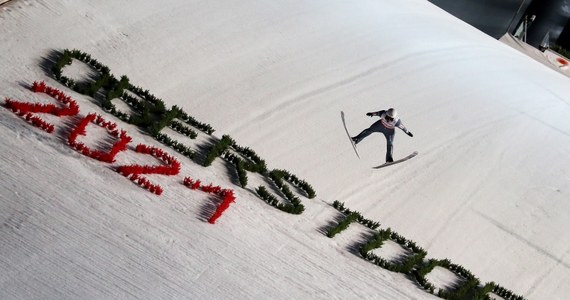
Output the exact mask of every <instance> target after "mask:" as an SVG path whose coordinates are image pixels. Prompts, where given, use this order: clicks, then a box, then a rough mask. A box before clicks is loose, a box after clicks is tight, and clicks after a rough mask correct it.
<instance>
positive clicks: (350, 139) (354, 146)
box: [340, 110, 360, 159]
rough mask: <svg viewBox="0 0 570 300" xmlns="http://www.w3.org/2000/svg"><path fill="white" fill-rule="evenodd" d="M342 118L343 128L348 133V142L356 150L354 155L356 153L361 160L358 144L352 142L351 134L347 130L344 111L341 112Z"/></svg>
mask: <svg viewBox="0 0 570 300" xmlns="http://www.w3.org/2000/svg"><path fill="white" fill-rule="evenodd" d="M340 118H341V119H342V126H344V130H345V131H346V135H348V140H349V141H350V144H351V145H352V149H354V153H356V156H357V157H358V159H360V155H358V150H356V144H354V142H353V141H352V138H351V136H350V133H349V132H348V129H347V128H346V121H345V120H344V111H342V110H341V111H340Z"/></svg>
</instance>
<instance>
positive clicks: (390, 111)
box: [386, 108, 398, 120]
mask: <svg viewBox="0 0 570 300" xmlns="http://www.w3.org/2000/svg"><path fill="white" fill-rule="evenodd" d="M386 115H387V116H388V117H390V118H392V119H394V120H395V119H397V118H398V112H397V111H396V110H395V109H393V108H390V109H388V110H387V111H386Z"/></svg>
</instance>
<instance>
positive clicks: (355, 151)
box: [340, 111, 418, 169]
mask: <svg viewBox="0 0 570 300" xmlns="http://www.w3.org/2000/svg"><path fill="white" fill-rule="evenodd" d="M340 117H341V119H342V126H344V130H345V131H346V135H348V140H349V141H350V144H351V145H352V148H353V149H354V153H356V156H358V158H360V155H358V150H357V149H356V144H354V141H352V138H351V136H350V133H349V132H348V129H347V128H346V121H345V120H344V112H343V111H341V112H340ZM416 155H418V151H414V152H413V153H412V154H410V155H408V156H406V157H404V158H401V159H398V160H395V161H393V162H387V163H384V164H381V165H379V166H376V167H373V169H380V168H384V167H387V166H391V165H395V164H398V163H401V162H405V161H406V160H408V159H411V158H414V157H415V156H416Z"/></svg>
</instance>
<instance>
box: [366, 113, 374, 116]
mask: <svg viewBox="0 0 570 300" xmlns="http://www.w3.org/2000/svg"><path fill="white" fill-rule="evenodd" d="M366 115H367V116H369V117H373V116H374V113H366Z"/></svg>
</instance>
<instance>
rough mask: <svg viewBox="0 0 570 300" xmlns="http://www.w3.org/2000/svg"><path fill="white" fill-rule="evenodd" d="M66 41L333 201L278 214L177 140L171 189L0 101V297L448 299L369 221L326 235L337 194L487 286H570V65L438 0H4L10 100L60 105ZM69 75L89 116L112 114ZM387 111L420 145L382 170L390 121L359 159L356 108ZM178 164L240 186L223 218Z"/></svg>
mask: <svg viewBox="0 0 570 300" xmlns="http://www.w3.org/2000/svg"><path fill="white" fill-rule="evenodd" d="M65 48H69V49H73V48H77V49H80V50H82V51H85V52H87V53H90V54H91V55H92V56H93V57H94V58H96V59H97V60H99V61H100V62H102V63H103V64H105V65H107V66H109V67H110V68H111V70H112V73H113V74H115V75H116V76H117V77H118V76H120V75H123V74H125V75H127V76H128V77H129V78H130V79H131V82H132V83H133V84H135V85H139V86H141V87H144V88H146V89H149V90H150V91H151V92H152V93H153V94H155V95H156V96H158V97H160V98H162V99H163V100H164V101H165V102H166V103H167V104H168V105H178V106H181V107H182V108H183V109H184V110H185V111H186V112H188V113H189V114H191V115H192V116H194V117H196V118H197V119H198V120H200V121H203V122H206V123H209V124H211V125H212V126H213V127H214V128H215V129H216V133H215V136H217V137H221V136H222V135H223V134H229V135H230V136H232V138H234V139H235V140H236V141H237V142H238V144H240V145H242V146H248V147H250V148H252V149H254V150H255V151H256V152H257V153H258V154H259V155H260V156H261V157H262V158H264V159H265V160H266V162H267V164H268V166H269V168H280V169H287V170H289V171H291V172H292V173H294V174H295V175H297V176H298V177H300V178H303V179H305V180H307V181H308V182H309V183H310V184H311V185H312V186H313V187H314V188H315V190H316V191H317V198H316V199H312V200H309V199H306V198H303V203H304V204H305V208H306V211H305V212H304V213H303V214H301V215H299V216H295V215H289V214H286V213H282V212H280V211H278V210H276V209H274V208H272V207H271V206H269V205H267V204H265V203H264V202H263V201H262V200H260V199H259V198H258V197H256V196H255V195H254V193H253V192H252V190H253V188H255V187H256V185H255V184H253V183H252V184H251V185H250V186H248V188H247V189H241V188H239V187H238V186H237V185H235V184H234V183H233V181H232V179H231V175H229V174H228V169H227V167H226V165H225V164H224V163H223V162H222V161H221V160H217V161H216V162H215V163H214V165H213V166H212V167H209V168H204V167H201V166H199V165H198V164H196V163H193V162H191V161H189V160H188V159H185V158H184V157H182V156H180V155H177V154H175V152H174V151H173V150H169V153H171V154H173V155H175V156H177V157H178V158H179V160H180V161H181V163H182V166H183V167H182V172H181V175H179V176H177V177H176V179H169V178H161V177H160V176H155V177H152V179H153V180H156V181H157V182H159V183H160V184H161V185H163V186H164V187H165V193H164V194H163V195H161V196H155V195H153V194H151V193H149V192H148V191H145V190H143V189H141V188H139V187H137V186H136V185H134V184H132V183H131V182H130V181H129V180H127V179H125V178H124V177H122V176H120V175H119V174H117V173H116V172H114V171H113V169H112V165H109V164H104V163H101V162H98V161H95V160H93V159H90V158H87V157H85V156H82V155H80V154H79V153H77V152H75V151H74V150H72V149H71V148H69V146H67V145H66V144H65V135H64V134H63V133H64V132H66V131H65V130H66V128H68V126H69V124H68V123H66V122H63V121H59V120H55V122H56V123H55V124H56V125H57V126H58V128H60V130H57V131H56V133H55V134H53V135H50V134H47V133H45V132H43V131H40V130H39V129H37V128H35V127H32V126H30V125H28V124H27V123H25V122H24V121H23V120H22V119H20V118H19V117H17V116H16V115H14V114H13V113H11V112H10V111H8V110H7V109H5V108H0V139H1V140H2V143H0V166H1V167H0V179H1V181H2V184H1V185H0V224H1V225H0V253H2V255H0V270H2V272H0V298H1V299H37V298H39V299H76V298H79V297H81V298H85V299H102V298H103V299H108V298H147V299H157V298H200V299H216V298H217V299H219V298H227V299H229V298H232V299H267V298H271V299H307V298H319V299H331V298H333V299H358V298H367V299H429V298H432V297H433V296H431V295H429V294H427V293H425V292H424V291H422V290H421V289H420V288H418V287H417V285H415V284H414V283H412V282H411V281H410V280H409V279H407V278H406V277H404V276H402V275H399V274H396V273H392V272H389V271H386V270H384V269H381V268H380V267H377V266H375V265H373V264H371V263H368V262H366V261H364V260H363V259H361V258H360V257H358V255H356V254H355V253H354V252H353V246H354V244H356V243H358V242H359V241H360V239H361V236H362V234H363V233H364V232H366V230H365V229H364V227H359V226H352V227H350V228H349V229H350V230H348V231H347V232H343V233H341V234H340V235H338V237H335V238H333V239H329V238H327V237H326V236H325V235H324V234H323V232H322V228H324V227H326V226H327V225H328V224H329V223H330V222H331V220H334V217H335V216H336V215H337V213H336V211H335V210H334V209H333V208H332V207H330V206H329V204H330V203H332V202H333V201H334V200H339V201H341V202H344V203H345V205H346V206H347V207H349V208H351V209H352V210H356V211H360V212H362V213H363V215H364V216H365V217H366V218H368V219H372V220H376V221H379V222H380V223H381V224H382V227H383V228H387V227H391V228H392V229H393V230H395V231H397V232H398V233H400V234H401V235H403V236H405V237H406V238H408V239H410V240H413V241H415V242H416V243H417V244H418V245H420V246H422V247H424V248H425V249H426V250H427V252H428V258H437V259H442V258H449V259H450V260H451V261H452V262H453V263H455V264H460V265H463V266H464V267H466V268H467V269H469V270H471V271H472V272H473V274H475V275H476V276H477V277H479V278H480V279H481V281H483V282H487V281H495V282H497V283H499V284H501V285H502V286H505V287H507V288H509V289H511V290H513V291H514V292H516V293H519V294H522V295H524V296H525V297H528V298H529V299H565V297H567V296H568V295H570V281H569V280H568V278H570V234H568V228H570V219H569V218H568V214H569V213H570V202H569V201H568V199H570V171H569V166H570V117H569V116H570V107H569V104H570V84H569V83H570V82H569V79H568V78H567V77H565V76H564V75H561V74H559V73H557V72H556V71H554V70H552V69H549V68H547V67H545V66H544V65H542V64H540V63H538V62H536V61H534V60H533V59H531V58H529V57H528V56H526V55H524V54H522V53H520V52H519V51H517V50H515V49H513V48H510V47H509V46H507V45H505V44H503V43H501V42H500V41H497V40H494V39H492V38H490V37H488V36H486V35H484V34H483V33H481V32H479V31H478V30H476V29H474V28H472V27H470V26H469V25H466V24H464V23H463V22H461V21H460V20H457V19H455V18H454V17H452V16H450V15H448V14H447V13H445V12H444V11H442V10H441V9H439V8H437V7H435V6H433V5H432V4H431V3H429V2H428V1H425V0H397V1H392V0H374V1H372V0H370V1H367V0H362V1H338V0H333V1H331V0H312V1H295V0H279V1H260V0H241V1H216V0H207V1H205V0H204V1H199V0H194V1H185V0H172V1H145V2H142V1H136V2H135V1H131V2H128V1H109V0H107V1H82V0H77V1H59V0H52V1H29V0H18V1H11V2H9V3H6V4H4V5H2V6H0V53H2V54H1V55H0V67H1V68H2V72H0V79H1V80H0V97H1V98H2V99H3V98H5V97H11V98H14V99H20V100H28V101H32V100H34V101H35V100H41V101H48V100H46V99H47V98H45V97H42V96H41V95H34V94H32V93H31V92H30V91H29V89H28V88H27V86H28V85H29V84H31V82H33V81H34V80H46V82H48V83H49V84H50V85H52V86H55V87H58V88H62V89H64V88H63V86H62V85H60V84H58V83H57V82H56V81H55V80H53V79H52V78H51V77H50V76H49V75H48V74H47V73H46V72H45V71H44V70H43V69H42V61H43V60H44V59H45V58H46V57H47V56H48V55H49V53H50V52H51V51H53V50H61V49H65ZM64 91H65V92H67V93H68V94H70V95H72V96H73V97H74V98H75V99H77V100H78V102H79V104H80V107H81V114H83V115H86V114H87V113H89V112H99V113H101V110H100V109H99V107H98V105H97V104H96V103H95V101H94V100H93V99H91V98H89V97H85V96H82V95H79V94H76V93H73V92H71V91H70V90H68V89H64ZM389 107H395V108H396V109H398V111H399V112H400V115H401V117H402V121H403V122H404V124H405V125H406V126H407V127H408V129H410V131H412V132H413V133H414V137H413V138H410V137H408V136H406V135H405V134H404V133H403V132H397V134H396V140H395V156H396V157H402V156H405V155H408V154H410V153H411V152H412V151H419V153H420V154H419V155H418V156H417V157H416V158H414V159H412V160H410V161H408V162H406V163H403V164H399V165H397V166H392V167H388V168H384V169H381V170H372V169H371V167H372V166H374V165H378V164H379V163H381V162H383V159H384V153H385V152H384V151H385V141H384V138H383V137H382V136H381V135H374V136H371V137H369V138H368V139H366V140H364V141H363V142H362V143H361V144H359V152H360V155H361V159H360V160H358V159H357V158H356V156H355V155H354V153H353V150H352V149H351V147H350V144H349V142H348V140H347V137H346V134H345V132H344V130H343V128H342V125H341V122H340V116H339V114H340V113H339V112H340V111H341V110H343V111H344V112H345V113H346V117H347V123H348V129H349V130H350V131H351V132H352V133H353V134H356V133H358V132H359V131H360V130H362V129H364V128H365V127H367V126H369V125H370V124H371V123H372V122H373V121H375V119H371V118H369V117H366V116H365V113H366V112H369V111H376V110H380V109H385V108H389ZM104 116H105V117H106V118H108V119H109V120H113V121H117V120H116V119H115V118H113V117H112V116H110V115H108V114H104ZM119 126H120V127H121V128H124V129H126V130H127V131H128V132H129V134H130V135H131V136H133V139H134V142H136V143H138V142H145V143H148V144H153V145H157V146H158V145H159V144H158V143H157V142H155V141H154V140H152V139H151V138H150V137H148V136H144V135H141V134H140V133H139V131H138V130H137V129H136V128H134V127H132V126H129V125H127V124H125V123H122V122H121V123H119ZM200 141H201V140H200V139H198V142H192V141H190V140H187V141H184V142H185V143H187V144H189V145H194V146H195V145H198V144H200ZM192 143H194V144H192ZM161 147H163V148H164V149H165V150H166V149H167V148H166V147H165V146H161ZM136 159H144V158H140V157H134V156H133V155H125V156H123V157H118V162H117V164H120V163H126V162H131V161H132V160H136ZM117 164H114V165H117ZM114 165H113V166H114ZM182 176H192V177H196V178H200V179H202V180H203V181H205V182H213V183H214V184H217V185H221V186H222V187H226V188H232V189H234V190H235V192H236V196H237V201H236V203H234V204H232V206H231V207H230V208H229V210H228V211H227V212H226V213H225V214H224V215H223V216H222V218H221V219H220V220H219V221H218V223H217V224H215V225H211V224H208V223H207V222H205V220H204V216H203V211H204V209H205V207H207V206H208V205H211V203H212V201H213V199H212V198H211V197H209V196H207V195H205V194H203V193H199V192H194V191H191V190H189V189H187V188H185V187H184V186H182V185H181V184H180V182H181V179H182Z"/></svg>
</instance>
